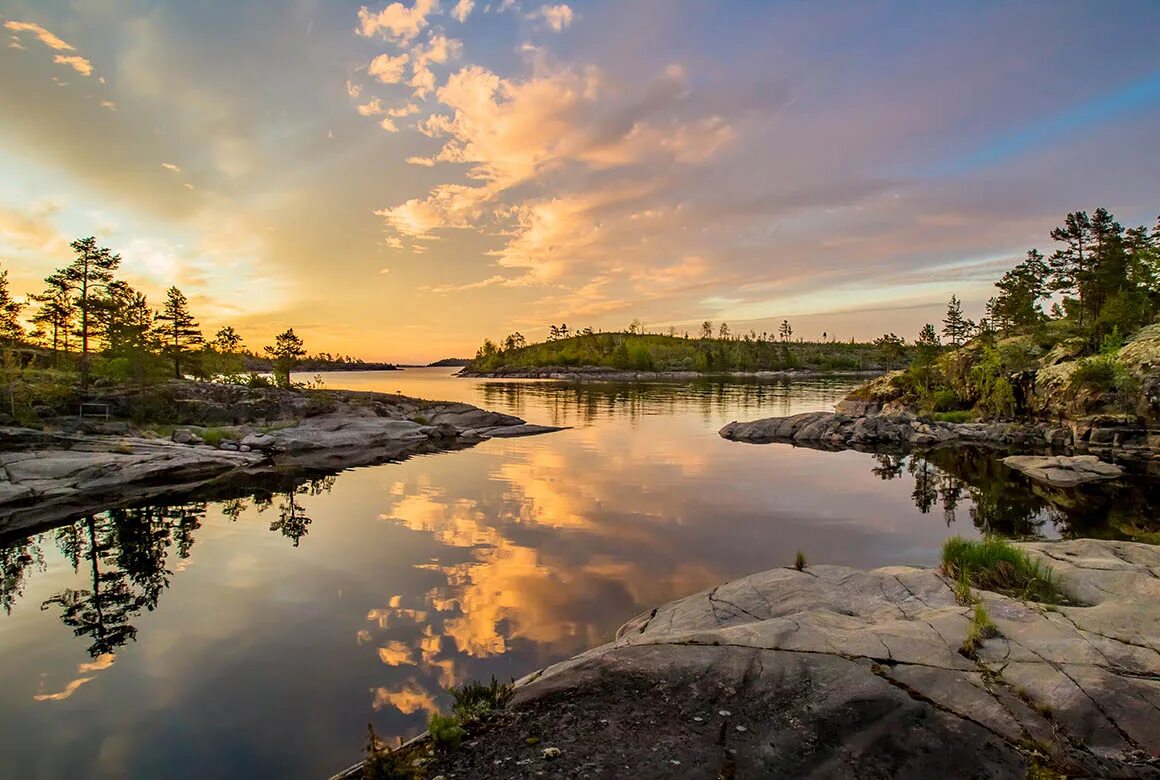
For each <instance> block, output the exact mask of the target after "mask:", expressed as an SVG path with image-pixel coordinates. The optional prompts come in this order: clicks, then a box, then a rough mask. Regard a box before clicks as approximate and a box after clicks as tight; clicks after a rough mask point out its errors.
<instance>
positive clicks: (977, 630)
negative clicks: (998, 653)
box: [959, 603, 999, 658]
mask: <svg viewBox="0 0 1160 780" xmlns="http://www.w3.org/2000/svg"><path fill="white" fill-rule="evenodd" d="M997 636H999V629H998V628H997V627H996V626H995V624H994V623H992V622H991V616H990V615H988V614H987V608H986V607H984V606H983V605H982V604H981V603H980V604H976V605H975V612H974V614H973V615H972V616H971V625H970V626H969V627H968V628H967V636H966V638H965V639H963V646H962V647H961V648H959V652H960V653H962V654H963V655H965V656H966V657H967V658H974V657H975V655H976V654H977V653H978V651H979V648H980V647H982V646H983V642H985V641H986V640H988V639H993V638H994V637H997Z"/></svg>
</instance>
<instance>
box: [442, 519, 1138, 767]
mask: <svg viewBox="0 0 1160 780" xmlns="http://www.w3.org/2000/svg"><path fill="white" fill-rule="evenodd" d="M1023 547H1024V549H1025V550H1026V551H1027V552H1028V553H1029V554H1031V555H1032V556H1035V557H1039V558H1042V559H1044V560H1045V562H1047V563H1050V564H1051V565H1052V566H1054V567H1055V568H1056V571H1057V573H1058V574H1059V576H1060V578H1061V581H1062V583H1063V586H1064V588H1065V590H1066V591H1067V592H1068V594H1069V596H1070V597H1071V598H1072V599H1073V600H1074V601H1075V602H1077V603H1084V604H1086V605H1087V606H1082V607H1080V606H1074V607H1073V606H1069V607H1051V608H1047V607H1045V606H1043V605H1038V604H1031V603H1025V602H1022V601H1019V600H1015V599H1011V598H1008V597H1006V596H1002V595H999V594H994V593H989V592H979V593H978V594H977V595H979V596H980V597H981V598H982V600H983V603H984V604H985V606H986V608H987V610H988V612H989V613H990V616H991V618H992V620H993V621H994V623H995V624H996V626H997V627H998V629H999V632H1000V636H999V637H995V638H992V639H988V640H986V641H985V642H984V643H983V645H982V648H981V649H980V650H979V651H978V653H977V654H976V657H974V658H968V657H966V656H964V655H963V653H962V652H960V648H961V646H962V644H963V640H964V638H965V636H966V633H967V630H968V627H969V625H970V619H969V616H970V614H971V608H969V607H965V606H962V605H960V604H958V603H957V602H956V601H955V597H954V593H953V591H952V589H951V587H950V584H949V583H948V582H947V581H946V580H944V579H943V577H942V576H940V575H939V574H938V573H937V572H936V571H935V570H933V569H920V568H911V567H890V568H883V569H875V570H873V571H861V570H857V569H850V568H846V567H840V566H810V567H808V568H807V569H805V570H804V571H800V572H799V571H796V570H794V569H789V568H786V569H773V570H770V571H765V572H760V573H758V574H754V575H751V576H748V577H744V578H742V579H740V580H736V581H734V582H730V583H727V584H725V585H721V586H719V587H716V588H713V589H711V590H707V591H704V592H702V593H698V594H696V595H693V596H689V597H688V598H684V599H681V600H679V601H674V602H672V603H669V604H666V605H664V606H661V607H658V608H657V609H654V610H650V611H649V612H647V613H645V614H642V615H640V616H638V617H637V618H634V619H633V620H631V621H629V622H628V623H626V624H625V625H624V626H622V627H621V629H620V630H619V631H618V632H617V636H616V639H615V640H614V641H613V642H610V643H608V644H606V645H603V646H601V647H597V648H595V649H593V650H591V651H589V652H586V653H584V654H582V655H579V656H577V657H575V658H572V659H570V660H568V661H564V662H562V663H558V664H555V665H553V666H550V667H548V668H546V669H544V670H542V671H540V672H537V673H536V674H534V675H530V676H529V677H527V678H525V679H523V680H521V681H520V682H519V683H517V688H516V696H515V698H514V699H513V702H512V704H511V705H510V706H509V708H508V709H507V710H506V711H504V713H503V714H502V715H501V716H500V718H501V720H500V723H499V726H498V727H496V728H493V729H492V730H491V731H489V732H487V733H486V734H484V735H483V736H482V737H481V738H479V739H478V740H477V741H476V742H475V743H474V744H472V745H471V746H470V747H469V748H467V749H461V750H459V751H456V752H454V753H452V754H451V755H450V756H447V757H445V758H442V759H439V761H437V762H436V763H435V764H434V765H432V766H431V767H430V773H431V774H433V775H434V774H446V775H448V776H451V775H452V774H454V775H456V776H460V777H469V776H470V777H525V776H527V777H533V776H537V773H543V774H546V775H550V776H573V775H576V776H590V777H614V776H615V777H674V778H676V777H694V778H700V777H704V778H717V777H738V778H741V777H775V778H777V777H785V778H790V777H795V778H796V777H851V778H853V777H858V778H865V777H882V778H887V777H891V778H893V777H902V778H928V777H978V778H1008V777H1009V778H1023V777H1026V776H1027V772H1028V770H1029V768H1031V767H1032V766H1033V765H1035V764H1041V765H1049V766H1051V767H1052V768H1053V769H1054V770H1056V771H1059V772H1062V773H1064V774H1066V775H1071V776H1099V777H1157V778H1160V549H1157V548H1155V547H1151V546H1148V545H1143V544H1133V543H1127V542H1107V541H1095V540H1076V541H1067V542H1055V543H1035V544H1026V545H1023ZM529 739H532V740H533V742H534V744H529V743H528V740H529ZM548 746H551V747H556V748H558V749H559V750H560V754H559V755H558V756H555V757H548V756H545V755H544V754H543V749H544V748H545V747H548Z"/></svg>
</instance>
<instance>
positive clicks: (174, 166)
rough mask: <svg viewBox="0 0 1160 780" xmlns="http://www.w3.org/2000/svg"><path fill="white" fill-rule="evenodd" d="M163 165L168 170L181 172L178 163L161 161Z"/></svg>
mask: <svg viewBox="0 0 1160 780" xmlns="http://www.w3.org/2000/svg"><path fill="white" fill-rule="evenodd" d="M161 167H162V168H164V169H165V170H167V171H173V172H174V173H181V167H180V166H178V165H177V164H176V163H170V162H163V163H161Z"/></svg>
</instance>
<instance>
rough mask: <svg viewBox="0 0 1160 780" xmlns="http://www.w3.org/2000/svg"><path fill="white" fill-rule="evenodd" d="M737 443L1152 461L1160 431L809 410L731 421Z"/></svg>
mask: <svg viewBox="0 0 1160 780" xmlns="http://www.w3.org/2000/svg"><path fill="white" fill-rule="evenodd" d="M719 433H720V435H721V436H722V437H723V438H726V439H730V440H732V441H740V442H748V443H752V444H765V443H770V442H792V443H795V444H802V445H805V446H810V447H817V448H822V449H835V450H838V449H861V450H880V449H892V448H893V449H908V448H928V447H934V446H941V445H946V444H954V443H975V444H987V445H994V446H996V447H1005V448H1023V449H1031V450H1040V449H1045V448H1047V449H1050V448H1070V449H1075V450H1080V451H1090V452H1109V453H1114V454H1115V455H1117V456H1118V457H1139V458H1150V457H1152V456H1153V455H1154V454H1155V453H1157V452H1160V432H1158V431H1152V430H1148V429H1143V428H1140V427H1139V426H1137V425H1136V424H1135V423H1134V422H1129V421H1126V420H1123V419H1120V418H1106V417H1101V418H1089V419H1085V420H1077V421H1072V422H1068V423H1065V424H1061V425H1050V424H1046V425H1045V424H1037V423H1013V422H974V423H948V422H934V421H930V420H924V419H922V418H920V417H917V416H915V415H913V414H911V413H909V412H898V413H895V414H885V413H883V414H868V415H864V416H852V415H849V414H842V413H840V412H805V413H803V414H796V415H793V416H791V417H768V418H765V419H762V420H753V421H750V422H731V423H729V424H728V425H726V426H724V427H723V428H721V430H720V432H719Z"/></svg>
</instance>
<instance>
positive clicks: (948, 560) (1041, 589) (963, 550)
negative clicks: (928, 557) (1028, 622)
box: [942, 536, 1066, 604]
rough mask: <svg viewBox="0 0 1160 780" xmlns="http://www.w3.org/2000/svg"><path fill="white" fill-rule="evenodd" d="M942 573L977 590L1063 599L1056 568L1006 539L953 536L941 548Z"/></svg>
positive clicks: (1051, 600)
mask: <svg viewBox="0 0 1160 780" xmlns="http://www.w3.org/2000/svg"><path fill="white" fill-rule="evenodd" d="M942 573H943V574H944V575H945V576H947V577H949V578H950V579H952V580H955V581H956V582H957V581H960V580H965V581H967V582H969V583H970V584H971V585H973V586H974V587H976V588H979V589H980V590H990V591H994V592H996V593H1005V594H1007V595H1009V596H1014V597H1017V598H1024V599H1030V600H1032V601H1041V602H1044V603H1047V604H1056V603H1059V602H1061V601H1064V600H1066V599H1065V596H1064V594H1063V591H1062V590H1061V589H1060V586H1059V580H1058V578H1057V577H1056V574H1055V571H1054V570H1053V569H1052V568H1051V567H1050V566H1046V565H1044V564H1042V563H1040V562H1039V560H1038V559H1035V558H1032V557H1031V556H1029V555H1028V554H1027V553H1025V552H1023V551H1022V550H1020V549H1019V548H1017V547H1014V546H1013V545H1012V544H1011V543H1010V542H1008V541H1006V540H1005V539H1000V538H998V537H995V536H988V537H986V538H984V539H982V540H981V541H976V540H971V539H964V538H962V537H961V536H955V537H952V538H950V539H947V540H946V542H944V543H943V548H942Z"/></svg>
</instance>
